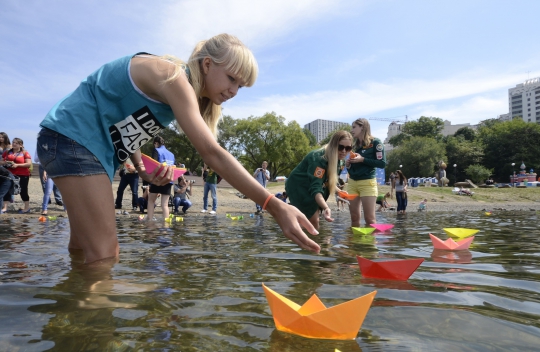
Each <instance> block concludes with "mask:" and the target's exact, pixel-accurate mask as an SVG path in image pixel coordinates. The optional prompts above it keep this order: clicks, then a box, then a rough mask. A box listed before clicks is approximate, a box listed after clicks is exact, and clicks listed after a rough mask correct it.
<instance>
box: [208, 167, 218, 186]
mask: <svg viewBox="0 0 540 352" xmlns="http://www.w3.org/2000/svg"><path fill="white" fill-rule="evenodd" d="M207 170H208V175H206V183H213V184H217V179H218V174H216V172H215V171H214V170H212V169H211V168H208V169H207Z"/></svg>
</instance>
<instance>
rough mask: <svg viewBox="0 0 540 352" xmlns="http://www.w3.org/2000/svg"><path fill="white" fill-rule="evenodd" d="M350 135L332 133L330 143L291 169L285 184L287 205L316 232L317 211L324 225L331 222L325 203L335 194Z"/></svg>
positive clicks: (339, 132)
mask: <svg viewBox="0 0 540 352" xmlns="http://www.w3.org/2000/svg"><path fill="white" fill-rule="evenodd" d="M352 140H353V139H352V135H351V134H350V133H349V132H347V131H338V132H336V133H334V135H333V136H332V138H331V139H330V142H328V144H326V145H324V146H323V147H322V148H320V149H316V150H314V151H312V152H310V153H309V154H308V155H306V157H305V158H304V159H303V160H302V161H301V162H300V164H298V166H296V167H295V168H294V170H293V171H292V172H291V174H290V175H289V178H288V179H287V182H286V183H285V190H286V191H287V195H288V196H289V201H290V203H291V204H292V205H294V206H295V207H297V208H298V209H299V210H300V211H301V212H302V213H304V215H305V216H306V217H307V218H308V219H309V221H310V222H311V223H312V224H313V226H315V228H317V229H318V228H319V209H321V210H322V214H323V216H324V219H325V220H326V221H334V219H332V213H331V211H330V207H329V206H328V204H326V200H327V199H328V196H329V195H330V194H334V192H335V190H336V185H337V180H338V175H339V171H340V166H341V164H342V163H343V162H342V160H344V159H345V157H346V156H347V154H348V153H349V152H350V151H351V150H352Z"/></svg>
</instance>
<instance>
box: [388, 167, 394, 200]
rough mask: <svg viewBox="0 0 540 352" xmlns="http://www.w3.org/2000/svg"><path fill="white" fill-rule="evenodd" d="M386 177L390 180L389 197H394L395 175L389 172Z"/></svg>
mask: <svg viewBox="0 0 540 352" xmlns="http://www.w3.org/2000/svg"><path fill="white" fill-rule="evenodd" d="M388 179H389V180H390V198H391V199H394V192H395V191H396V175H395V174H394V173H393V172H391V173H390V176H389V177H388Z"/></svg>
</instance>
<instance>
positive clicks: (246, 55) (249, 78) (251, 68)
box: [216, 45, 259, 87]
mask: <svg viewBox="0 0 540 352" xmlns="http://www.w3.org/2000/svg"><path fill="white" fill-rule="evenodd" d="M222 60H223V62H216V63H217V64H219V65H223V66H224V67H225V69H226V70H227V71H229V72H231V73H232V74H233V75H235V76H236V77H237V78H238V79H239V80H240V81H242V82H243V83H244V84H243V85H245V86H246V87H251V86H252V85H254V84H255V81H256V80H257V75H258V73H259V66H258V65H257V60H255V57H254V56H253V53H252V52H251V51H250V50H249V49H248V48H246V47H245V46H240V45H233V46H231V47H229V48H228V50H227V52H226V53H225V54H224V55H223V57H222Z"/></svg>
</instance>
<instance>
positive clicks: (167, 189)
mask: <svg viewBox="0 0 540 352" xmlns="http://www.w3.org/2000/svg"><path fill="white" fill-rule="evenodd" d="M152 159H154V160H157V162H159V163H160V164H163V163H165V164H167V165H174V162H175V160H174V154H173V153H171V152H170V151H169V150H167V148H165V140H164V139H163V137H161V136H156V137H154V151H153V152H152ZM172 185H173V183H172V182H170V183H168V184H166V185H162V186H159V185H155V184H153V183H152V184H150V194H149V195H148V204H154V203H155V202H156V199H157V197H158V194H159V195H161V212H162V214H163V219H166V218H168V217H169V198H170V196H171V188H172ZM147 213H148V219H149V220H153V219H154V208H153V207H148V210H147Z"/></svg>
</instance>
